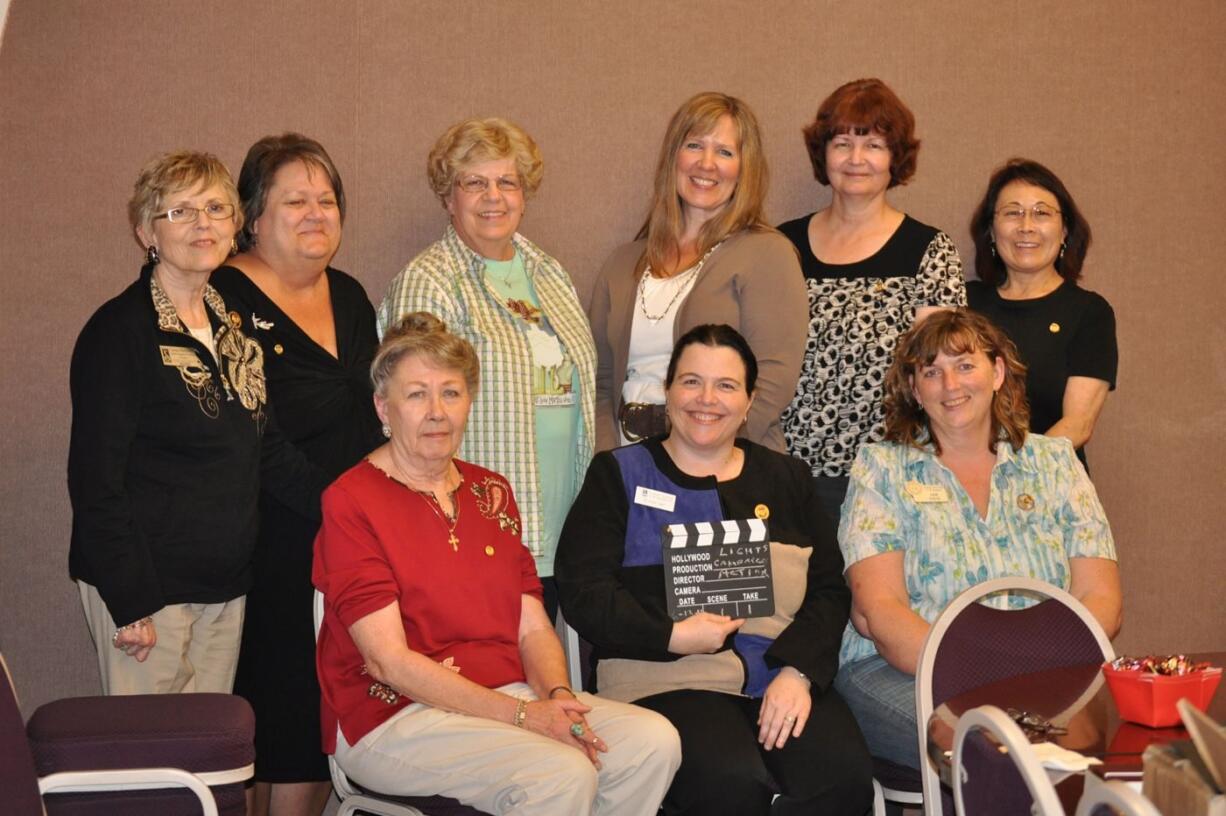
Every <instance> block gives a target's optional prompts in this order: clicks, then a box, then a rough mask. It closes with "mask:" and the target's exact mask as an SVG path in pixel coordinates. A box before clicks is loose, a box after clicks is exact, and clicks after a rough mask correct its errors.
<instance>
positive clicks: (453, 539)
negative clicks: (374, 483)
mask: <svg viewBox="0 0 1226 816" xmlns="http://www.w3.org/2000/svg"><path fill="white" fill-rule="evenodd" d="M392 464H393V466H395V468H396V470H400V466H399V465H396V463H395V462H393V463H392ZM400 473H401V475H402V476H403V475H404V471H402V470H400ZM395 481H397V482H400V484H402V485H404V486H405V487H407V488H408V489H409V490H412V491H413V492H414V493H416V494H417V495H419V496H421V497H422V498H423V499H424V500H425V502H426V504H427V505H428V506H429V507H430V509H431V510H432V511H433V512H434V515H436V516H438V520H439V521H441V522H442V523H443V527H444V529H446V530H447V543H448V544H450V545H451V551H452V552H459V551H460V538H459V536H457V535H456V532H455V529H456V525H458V524H459V523H460V502H459V501H458V500H457V499H456V494H457V493H458V492H459V490H460V485H462V484H464V474H463V473H461V474H460V481H459V484H457V485H456V486H455V487H454V488H453V489H451V490H449V491H447V493H448V495H450V496H451V507H452V509H453V510H454V511H455V514H454V515H450V516H449V515H447V513H446V512H444V511H443V506H442V504H441V503H440V502H439V500H438V498H437V497H436V496H435V495H434V491H432V490H418V489H417V488H416V487H413V486H412V485H411V484H409V483H408V481H401V480H400V479H396V480H395Z"/></svg>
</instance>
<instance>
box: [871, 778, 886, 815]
mask: <svg viewBox="0 0 1226 816" xmlns="http://www.w3.org/2000/svg"><path fill="white" fill-rule="evenodd" d="M873 816H885V795H884V794H882V792H881V783H880V782H878V781H877V780H876V779H874V780H873Z"/></svg>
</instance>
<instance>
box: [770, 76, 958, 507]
mask: <svg viewBox="0 0 1226 816" xmlns="http://www.w3.org/2000/svg"><path fill="white" fill-rule="evenodd" d="M804 134H805V146H806V147H807V149H808V151H809V159H810V161H811V162H812V163H813V173H814V175H815V176H816V177H817V180H818V181H819V182H821V183H822V184H823V185H828V186H829V187H830V189H831V192H832V198H831V202H830V206H828V207H826V208H825V209H823V210H819V211H818V212H816V213H812V214H810V215H807V216H805V217H803V218H798V219H796V220H794V221H789V222H787V223H786V224H782V225H780V227H779V230H780V232H782V233H783V234H784V235H785V236H787V237H788V238H789V239H790V240H791V241H792V243H793V244H795V245H796V248H797V250H798V251H799V252H800V259H801V269H802V270H803V271H804V276H805V283H806V286H807V287H808V295H809V334H808V340H807V341H806V345H805V355H804V363H803V366H802V368H801V373H800V381H799V383H798V384H797V386H796V396H795V398H794V399H793V400H792V404H791V405H790V406H789V407H788V408H787V410H786V411H784V413H783V430H784V434H785V436H786V437H787V442H788V450H789V451H790V452H791V453H792V455H794V456H797V457H800V458H801V459H804V460H805V461H807V462H808V463H809V466H810V467H811V468H812V469H813V475H814V477H815V478H816V480H817V483H818V494H819V496H820V499H821V502H822V505H823V509H825V510H826V512H828V513H830V514H831V515H832V516H833V517H834V518H836V519H837V518H838V517H839V510H840V508H841V506H842V503H843V496H844V494H845V493H846V492H847V473H848V470H849V469H850V468H851V463H852V462H853V461H854V460H855V458H856V452H857V451H858V450H859V448H860V446H861V445H862V444H865V443H868V442H879V441H881V439H882V430H883V414H882V405H881V397H882V383H883V382H884V380H885V372H886V370H887V369H888V368H889V366H890V361H891V360H892V359H893V356H894V345H895V342H896V341H897V339H898V336H899V335H900V334H902V333H903V332H905V331H906V330H907V329H909V328H911V326H912V324H914V323H915V321H916V320H918V319H921V318H923V317H924V315H925V314H927V313H929V312H931V311H933V310H935V309H939V308H943V307H953V306H965V305H966V284H965V283H964V281H963V279H962V260H961V259H960V258H959V257H958V249H957V247H955V246H954V242H953V241H952V240H951V239H950V237H949V236H948V235H946V234H945V233H944V232H941V231H940V230H938V229H936V228H934V227H930V226H928V225H926V224H922V223H920V222H919V221H916V220H915V219H913V218H911V217H910V216H908V215H907V214H906V213H903V212H902V211H900V210H897V209H895V208H894V207H892V206H890V203H889V202H888V201H887V200H886V191H887V190H888V189H890V188H891V187H894V186H897V185H899V184H905V183H906V182H907V181H908V180H909V179H910V178H911V176H912V175H913V174H914V173H915V164H916V157H917V155H918V153H919V140H918V139H916V138H915V117H914V116H913V115H912V114H911V111H910V110H908V109H907V107H906V105H904V104H903V103H902V101H901V100H899V98H898V97H897V96H895V94H894V92H893V91H891V90H890V89H889V87H887V86H886V84H885V83H883V82H882V81H881V80H879V79H859V80H855V81H854V82H849V83H847V84H846V85H843V86H842V87H840V88H839V89H837V90H836V91H835V92H834V93H832V94H831V95H830V96H829V97H827V99H826V100H825V101H824V102H822V104H821V107H820V108H819V109H818V111H817V117H816V119H815V120H814V121H813V122H812V123H811V124H810V125H808V126H807V127H806V128H805V130H804Z"/></svg>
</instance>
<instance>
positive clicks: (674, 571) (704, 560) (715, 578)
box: [663, 518, 775, 620]
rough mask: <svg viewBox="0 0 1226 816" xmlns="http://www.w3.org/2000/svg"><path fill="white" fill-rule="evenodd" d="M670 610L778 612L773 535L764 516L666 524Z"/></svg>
mask: <svg viewBox="0 0 1226 816" xmlns="http://www.w3.org/2000/svg"><path fill="white" fill-rule="evenodd" d="M663 539H664V591H665V592H666V593H667V594H668V614H669V616H670V617H672V619H673V620H683V619H685V618H688V617H689V616H690V615H693V614H694V613H695V612H710V613H712V614H715V615H730V616H731V617H734V618H761V617H769V616H770V615H773V614H775V587H774V583H773V582H772V580H771V553H770V535H769V534H768V532H767V528H766V522H765V521H763V520H762V519H756V518H754V519H742V520H737V521H715V522H701V523H698V524H668V525H666V526H665V527H664V534H663Z"/></svg>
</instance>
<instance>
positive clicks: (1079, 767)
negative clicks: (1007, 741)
mask: <svg viewBox="0 0 1226 816" xmlns="http://www.w3.org/2000/svg"><path fill="white" fill-rule="evenodd" d="M1030 747H1031V748H1033V749H1034V755H1035V756H1036V757H1037V758H1038V760H1039V764H1040V765H1042V766H1043V767H1044V768H1046V769H1047V772H1048V774H1049V775H1050V774H1051V772H1052V771H1063V772H1065V773H1066V774H1067V773H1081V772H1082V771H1084V770H1085V769H1086V768H1089V767H1090V766H1091V765H1101V764H1102V760H1101V759H1095V758H1094V757H1088V756H1086V755H1085V754H1079V753H1077V752H1076V751H1070V750H1069V749H1068V748H1061V747H1060V746H1059V745H1056V744H1055V743H1054V742H1039V743H1035V744H1034V745H1031V746H1030ZM1061 778H1062V779H1063V777H1061Z"/></svg>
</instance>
